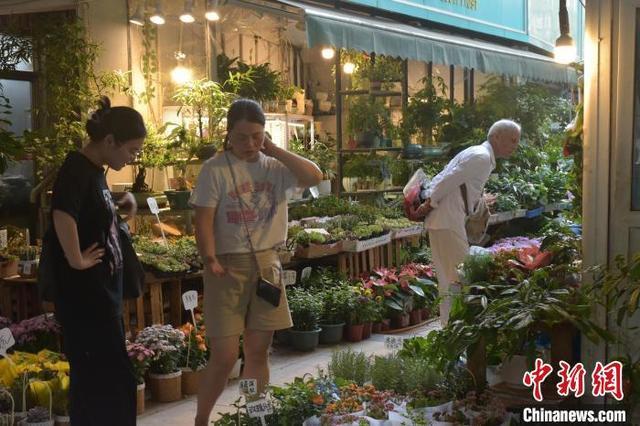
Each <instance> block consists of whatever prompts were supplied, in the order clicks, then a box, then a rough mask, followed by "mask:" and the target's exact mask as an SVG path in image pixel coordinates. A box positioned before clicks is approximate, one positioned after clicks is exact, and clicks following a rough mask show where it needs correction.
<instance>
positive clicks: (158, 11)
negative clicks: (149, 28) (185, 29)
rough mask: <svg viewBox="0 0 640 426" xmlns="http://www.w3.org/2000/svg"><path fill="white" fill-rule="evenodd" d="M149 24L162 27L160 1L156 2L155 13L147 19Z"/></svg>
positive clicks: (162, 16)
mask: <svg viewBox="0 0 640 426" xmlns="http://www.w3.org/2000/svg"><path fill="white" fill-rule="evenodd" d="M149 20H150V21H151V22H153V23H154V24H156V25H164V23H165V20H164V14H163V13H162V3H161V0H156V11H155V12H153V15H151V17H150V18H149Z"/></svg>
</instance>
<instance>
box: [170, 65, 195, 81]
mask: <svg viewBox="0 0 640 426" xmlns="http://www.w3.org/2000/svg"><path fill="white" fill-rule="evenodd" d="M192 79H193V71H192V70H191V68H187V67H184V66H182V65H177V66H176V67H175V68H174V69H172V70H171V80H173V82H174V83H175V84H177V85H178V86H182V85H183V84H185V83H188V82H190V81H191V80H192Z"/></svg>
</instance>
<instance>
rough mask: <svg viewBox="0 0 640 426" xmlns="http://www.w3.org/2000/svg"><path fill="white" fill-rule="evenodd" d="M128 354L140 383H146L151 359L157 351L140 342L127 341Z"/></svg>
mask: <svg viewBox="0 0 640 426" xmlns="http://www.w3.org/2000/svg"><path fill="white" fill-rule="evenodd" d="M127 354H128V355H129V359H130V360H131V364H132V365H133V372H134V374H135V376H136V381H137V382H138V384H139V385H141V384H143V383H144V374H145V373H146V372H147V369H148V368H149V364H151V359H152V358H153V357H154V356H155V353H154V352H153V351H152V350H151V349H148V348H146V347H145V346H144V345H142V344H140V343H131V342H128V341H127Z"/></svg>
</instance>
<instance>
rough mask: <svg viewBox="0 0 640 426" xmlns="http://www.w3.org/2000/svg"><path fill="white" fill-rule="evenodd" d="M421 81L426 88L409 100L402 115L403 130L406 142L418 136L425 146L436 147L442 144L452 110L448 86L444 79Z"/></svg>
mask: <svg viewBox="0 0 640 426" xmlns="http://www.w3.org/2000/svg"><path fill="white" fill-rule="evenodd" d="M434 80H435V82H434ZM420 81H421V83H422V84H423V85H424V87H423V88H422V89H420V90H419V91H418V92H416V93H415V94H414V95H413V96H412V97H411V98H410V99H409V104H408V105H407V107H406V108H405V109H404V111H403V114H402V123H401V128H402V131H403V134H404V139H405V141H409V140H410V138H411V136H413V135H418V137H419V138H420V139H421V140H422V141H423V143H424V144H426V145H434V144H437V143H438V142H440V140H441V134H442V131H443V127H444V124H445V123H446V122H447V117H448V111H449V108H450V101H449V99H448V98H447V97H446V94H447V86H446V85H445V83H444V79H443V78H442V77H433V78H429V77H425V78H423V79H422V80H420ZM438 92H440V93H438Z"/></svg>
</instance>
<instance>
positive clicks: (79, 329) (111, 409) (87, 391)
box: [60, 315, 136, 426]
mask: <svg viewBox="0 0 640 426" xmlns="http://www.w3.org/2000/svg"><path fill="white" fill-rule="evenodd" d="M61 317H62V318H60V322H61V325H62V335H63V338H64V352H65V355H66V356H67V358H68V360H69V366H70V391H69V405H70V409H69V414H70V417H71V424H72V425H73V426H85V425H86V426H102V425H104V426H116V425H117V426H129V425H135V424H136V379H135V376H134V373H133V367H132V365H131V362H130V360H129V357H128V355H127V350H126V346H125V335H124V328H123V325H122V317H120V316H118V317H114V318H111V319H105V320H99V321H98V320H95V319H94V320H90V321H87V319H86V317H85V318H83V317H78V318H74V320H73V321H71V320H70V319H66V320H65V319H64V315H61Z"/></svg>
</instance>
